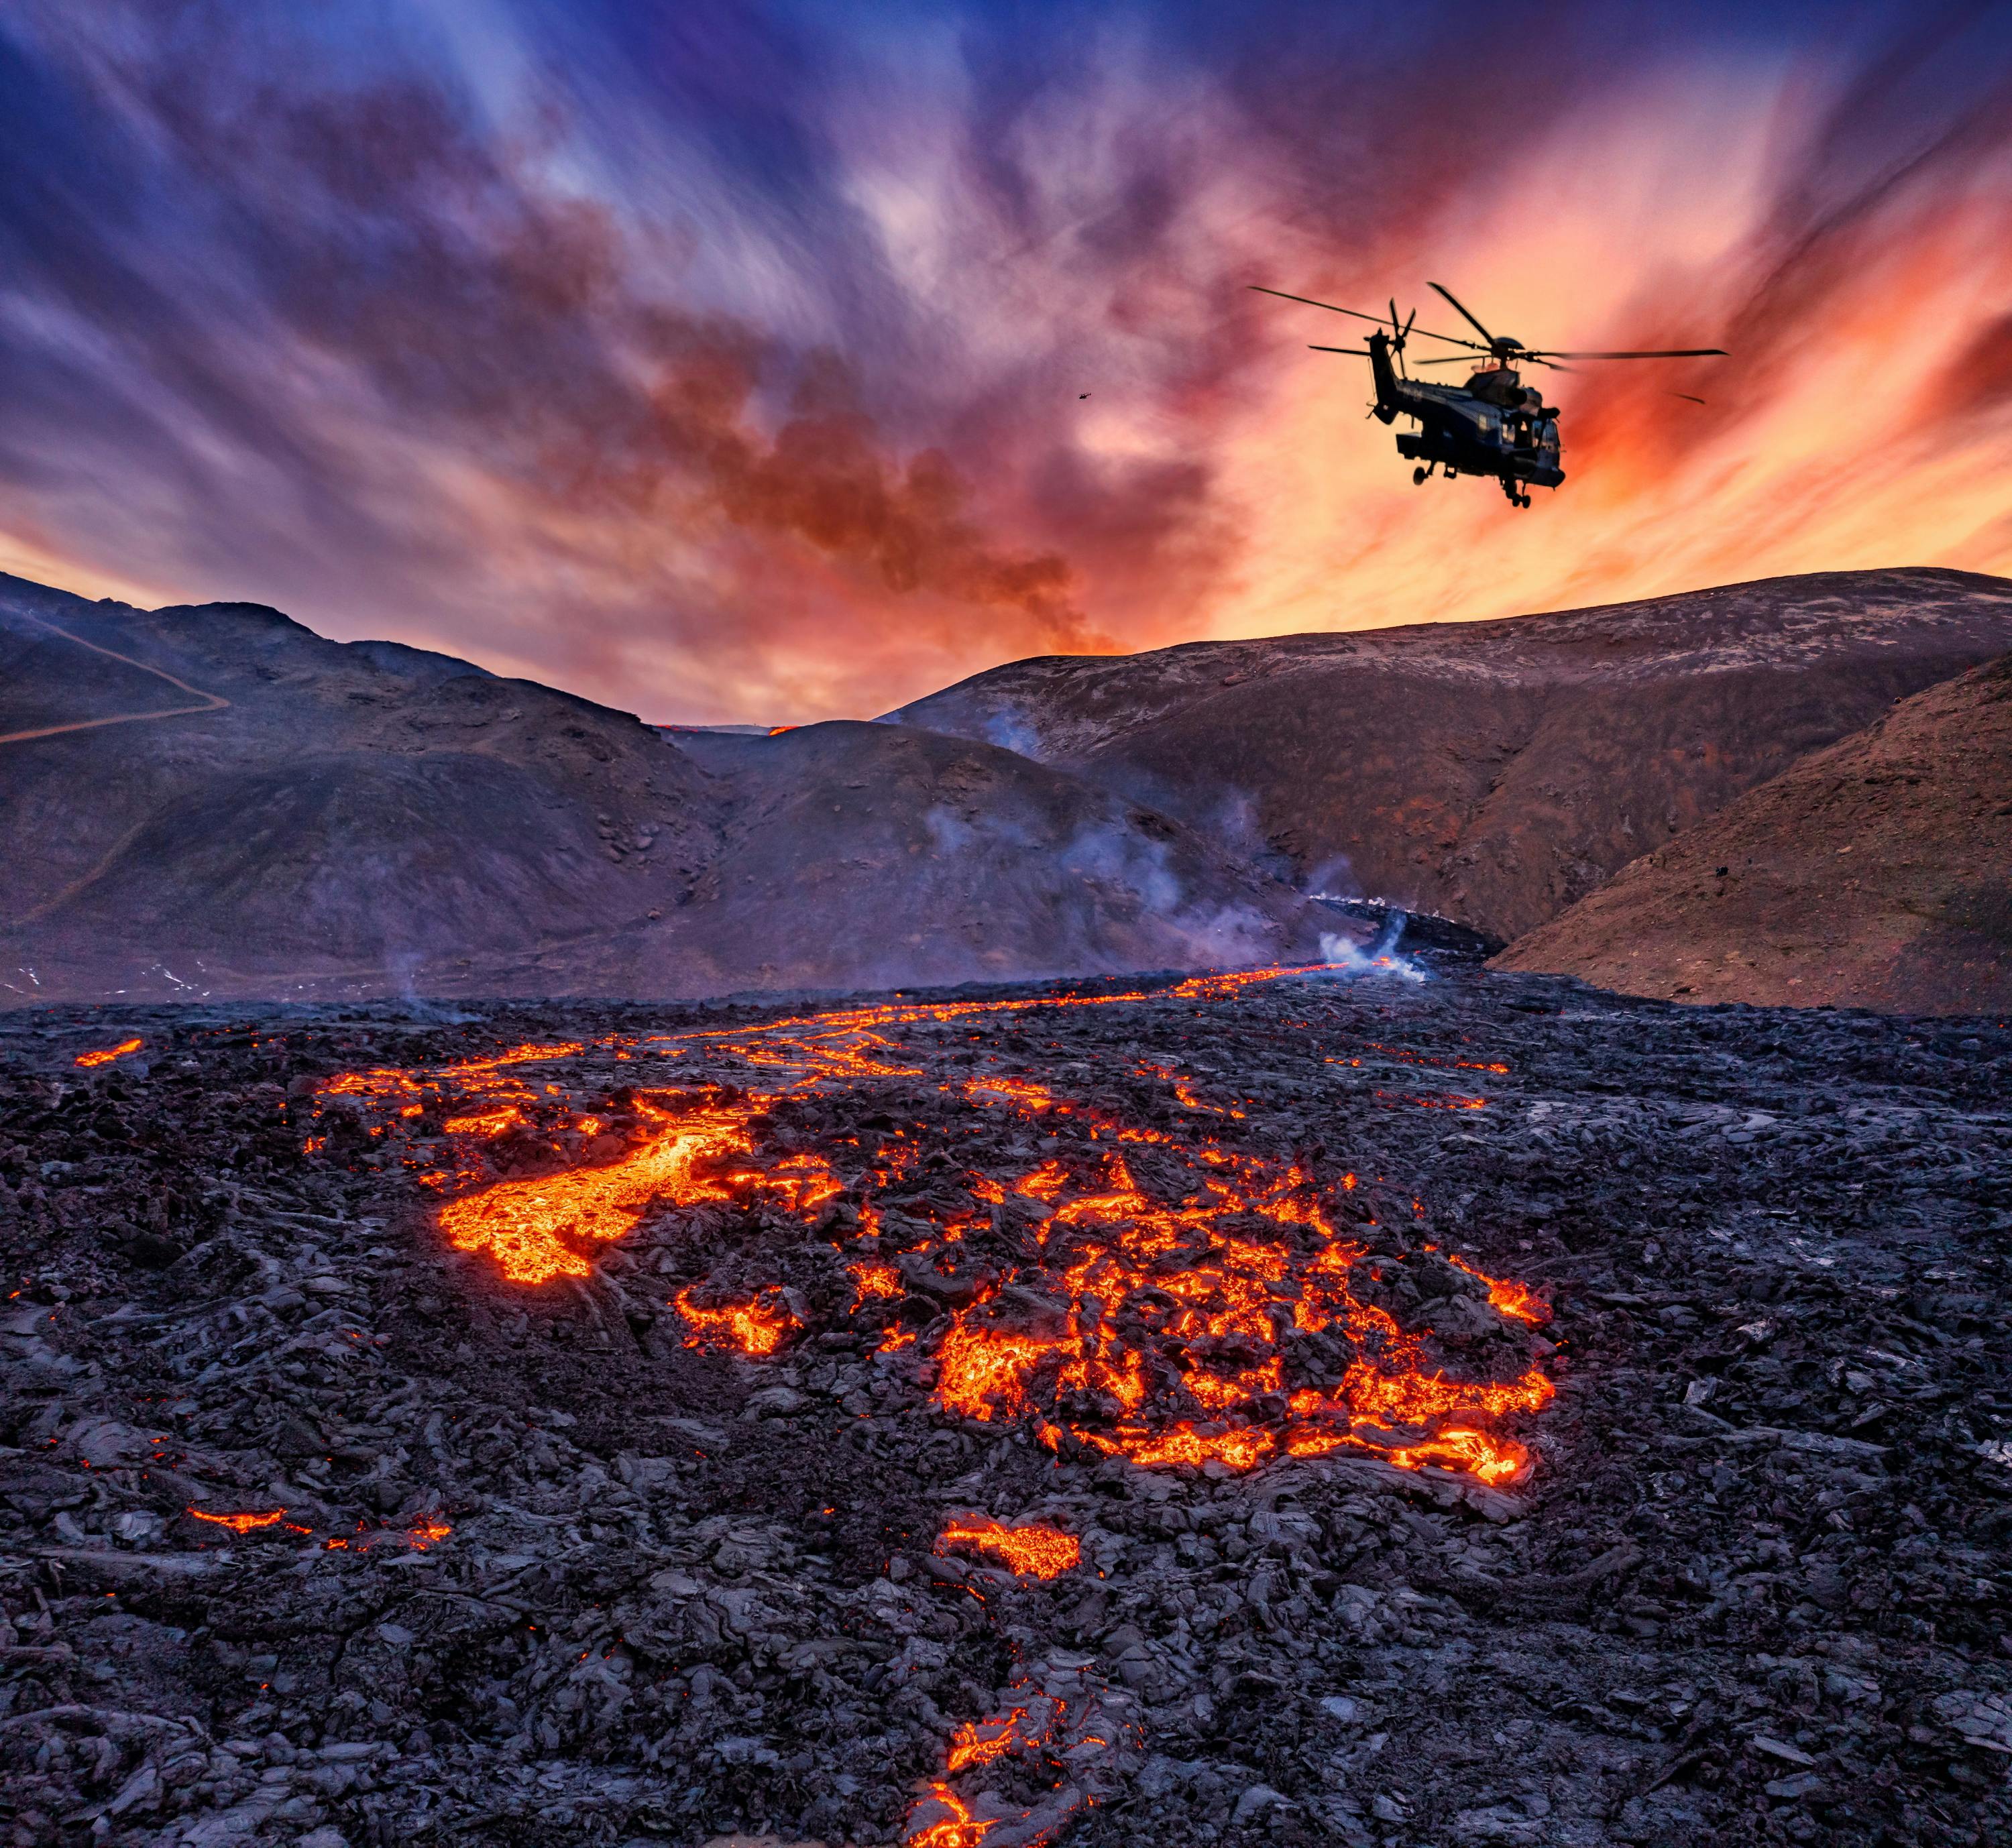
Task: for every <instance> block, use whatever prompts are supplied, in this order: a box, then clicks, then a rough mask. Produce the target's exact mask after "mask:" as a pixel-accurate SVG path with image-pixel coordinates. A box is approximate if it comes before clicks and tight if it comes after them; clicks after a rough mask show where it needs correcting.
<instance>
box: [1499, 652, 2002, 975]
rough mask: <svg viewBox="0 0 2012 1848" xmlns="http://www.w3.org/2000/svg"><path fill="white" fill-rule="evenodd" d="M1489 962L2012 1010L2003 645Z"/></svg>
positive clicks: (1632, 868)
mask: <svg viewBox="0 0 2012 1848" xmlns="http://www.w3.org/2000/svg"><path fill="white" fill-rule="evenodd" d="M1497 966H1499V967H1503V968H1507V969H1544V970H1550V971H1554V972H1560V973H1564V974H1571V975H1577V976H1584V977H1585V978H1586V980H1588V981H1589V982H1593V983H1598V984H1599V986H1601V987H1602V988H1614V989H1619V990H1622V991H1623V992H1625V993H1628V994H1654V995H1667V996H1671V997H1677V998H1679V999H1684V998H1688V999H1690V1000H1693V1001H1747V1002H1750V1003H1753V1004H1755V1005H1757V1006H1763V1007H1767V1006H1778V1005H1781V1004H1785V1003H1794V1002H1803V1003H1811V1002H1821V1003H1825V1004H1830V1005H1834V1006H1846V1007H1863V1008H1881V1009H1890V1010H1896V1011H1903V1012H1908V1013H1919V1014H1942V1013H1984V1012H1987V1011H1991V1012H2002V1011H2003V1010H2004V1009H2005V1008H2007V1007H2008V1006H2012V655H2006V656H2002V657H2000V658H1999V659H1998V660H1996V661H1995V662H1991V663H1990V664H1989V665H1987V666H1984V667H1981V668H1977V669H1973V670H1972V671H1971V672H1969V673H1967V674H1965V675H1964V676H1962V677H1961V678H1960V679H1958V680H1952V681H1950V682H1947V683H1945V684H1943V685H1942V686H1939V687H1931V688H1929V689H1928V691H1927V692H1925V693H1920V694H1916V695H1915V696H1914V697H1913V698H1912V699H1910V700H1906V701H1903V702H1902V703H1901V704H1900V705H1898V706H1896V707H1895V708H1893V709H1892V712H1889V713H1888V714H1887V715H1886V716H1885V718H1883V719H1880V720H1879V721H1878V723H1876V724H1875V725H1872V726H1868V728H1867V729H1866V730H1864V731H1861V732H1857V733H1853V735H1852V736H1851V737H1849V738H1846V739H1844V740H1842V741H1841V742H1839V743H1838V744H1833V745H1832V746H1831V747H1829V748H1828V750H1825V751H1815V752H1813V753H1812V754H1811V755H1809V756H1808V757H1806V758H1803V759H1801V760H1800V762H1797V763H1796V764H1794V765H1792V766H1791V767H1790V768H1789V769H1787V770H1785V771H1784V772H1782V775H1780V776H1777V777H1775V779H1774V780H1772V781H1771V782H1768V783H1763V784H1762V785H1761V786H1760V787H1759V788H1758V789H1755V790H1749V791H1748V792H1747V793H1746V794H1745V795H1743V796H1742V797H1740V798H1739V800H1738V801H1736V802H1735V803H1733V804H1732V805H1731V806H1730V807H1729V808H1726V809H1725V810H1723V811H1722V812H1721V813H1719V814H1718V815H1714V817H1713V818H1712V819H1711V820H1709V821H1707V822H1701V823H1700V825H1699V826H1697V827H1696V828H1693V829H1691V830H1690V831H1689V833H1685V834H1682V835H1679V836H1678V837H1677V839H1676V840H1673V841H1671V843H1670V844H1669V845H1668V847H1661V848H1659V849H1658V850H1657V851H1656V852H1654V853H1653V854H1645V855H1644V856H1643V858H1640V859H1639V860H1637V861H1636V862H1634V863H1633V864H1632V865H1629V866H1627V867H1625V868H1624V869H1622V870H1621V872H1620V873H1619V874H1618V875H1617V876H1616V877H1615V878H1614V880H1613V882H1612V883H1611V884H1609V885H1607V886H1605V887H1602V888H1601V889H1600V890H1599V891H1597V892H1595V893H1593V894H1592V895H1591V896H1590V897H1586V898H1583V899H1582V900H1580V901H1579V903H1578V904H1575V905H1574V906H1573V907H1572V908H1571V910H1570V911H1568V912H1566V913H1565V914H1564V915H1563V916H1562V917H1560V918H1556V919H1553V920H1552V921H1551V922H1550V923H1549V924H1546V925H1545V926H1543V928H1541V929H1538V930H1536V931H1534V932H1532V933H1531V934H1530V935H1529V936H1526V937H1525V938H1523V939H1521V940H1520V941H1519V942H1518V943H1516V944H1513V945H1512V946H1511V947H1510V948H1509V949H1508V950H1507V951H1506V952H1505V953H1504V954H1503V955H1502V956H1501V957H1500V958H1499V959H1498V964H1497Z"/></svg>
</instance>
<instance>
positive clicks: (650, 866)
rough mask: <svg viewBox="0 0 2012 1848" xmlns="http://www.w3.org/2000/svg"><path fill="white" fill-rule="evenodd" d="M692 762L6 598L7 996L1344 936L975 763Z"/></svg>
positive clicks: (589, 974)
mask: <svg viewBox="0 0 2012 1848" xmlns="http://www.w3.org/2000/svg"><path fill="white" fill-rule="evenodd" d="M688 742H689V744H690V748H689V749H684V748H680V747H679V746H677V745H674V744H671V743H669V742H667V741H666V740H665V739H664V738H663V737H662V736H660V735H659V734H658V733H657V732H656V731H655V730H653V729H652V728H651V727H650V726H646V725H644V724H643V723H641V722H640V721H638V720H637V719H633V718H632V717H630V715H627V714H626V713H622V712H613V711H611V710H609V709H608V708H605V707H601V706H598V705H593V704H592V703H590V702H589V701H585V700H582V699H577V698H575V697H572V696H571V695H569V694H564V693H560V692H558V691H555V690H553V689H551V688H550V687H541V686H539V685H537V684H536V683H533V682H530V681H525V680H504V679H500V678H498V677H497V676H494V675H491V674H489V673H487V672H484V671H483V670H482V669H479V668H476V667H473V666H471V665H469V664H468V663H467V662H461V661H457V660H455V659H453V658H451V657H448V656H445V655H436V654H430V653H427V652H426V651H421V650H418V649H414V648H406V647H404V646H401V645H400V644H393V643H387V642H359V643H352V644H338V643H335V642H331V641H328V640H324V639H323V638H322V637H319V636H316V635H315V634H314V633H312V632H311V631H310V630H307V629H305V628H304V627H302V626H301V625H300V624H299V623H295V622H293V621H291V620H290V619H288V618H287V617H286V616H284V615H280V613H279V612H277V611H275V610H271V609H267V608H263V607H262V606H259V605H250V604H212V605H205V606H202V607H200V608H189V607H176V608H166V609H159V610H154V611H151V612H148V611H142V610H137V609H134V608H129V607H127V606H126V605H120V604H114V603H110V602H105V603H99V604H92V603H88V602H86V601H84V600H83V599H81V598H75V597H71V596H69V595H67V594H64V593H62V592H60V591H55V590H46V589H44V588H41V587H38V586H35V585H33V584H30V583H25V582H23V580H20V579H14V578H0V778H4V780H5V788H6V790H7V801H5V804H0V862H4V863H5V865H6V866H7V868H8V869H9V880H8V884H7V889H6V892H5V898H4V901H0V907H4V908H0V981H4V983H5V984H6V987H7V990H8V991H9V992H8V993H7V995H6V998H7V999H8V1000H9V1001H14V1002H16V1003H17V1004H18V1003H20V1002H28V1001H52V1000H59V999H84V998H95V997H101V996H105V995H109V994H123V995H126V996H129V997H134V998H137V997H165V996H169V995H173V994H212V995H216V996H219V997H223V996H231V995H244V996H251V995H262V996H269V997H278V998H287V997H303V998H305V997H335V996H355V995H363V994H385V993H391V994H396V993H398V992H400V991H401V990H424V991H425V992H426V993H428V994H449V995H451V994H518V995H540V996H543V995H576V994H626V995H664V996H670V995H692V994H720V993H723V992H727V991H730V990H737V989H743V988H749V987H761V988H769V989H774V988H799V987H820V988H822V987H834V986H836V987H847V988H850V987H855V986H861V985H863V984H868V983H872V984H881V985H889V984H898V983H911V982H925V981H926V982H934V983H946V982H958V981H962V980H966V979H977V978H986V979H1007V978H1012V977H1018V976H1026V975H1043V974H1053V973H1065V974H1083V973H1093V972H1114V971H1119V970H1126V969H1140V968H1149V969H1158V968H1167V967H1170V966H1175V965H1179V966H1183V967H1193V966H1196V965H1204V964H1211V963H1223V962H1239V961H1269V960H1274V959H1276V958H1280V957H1288V958H1290V957H1292V956H1294V955H1303V954H1311V953H1312V952H1313V951H1315V947H1316V942H1317V938H1318V932H1319V930H1321V929H1328V930H1332V929H1336V928H1337V927H1340V928H1343V929H1346V928H1347V926H1345V925H1340V926H1338V922H1337V920H1336V919H1335V918H1334V917H1333V916H1332V915H1328V914H1326V913H1325V911H1324V908H1313V907H1309V906H1308V905H1307V903H1306V902H1305V901H1303V900H1302V899H1300V897H1298V896H1297V894H1294V893H1293V892H1292V891H1291V890H1289V889H1288V888H1286V887H1284V886H1282V885H1280V884H1279V883H1276V882H1275V881H1273V880H1272V879H1268V878H1265V877H1264V876H1261V875H1255V874H1253V873H1251V872H1248V871H1247V870H1246V869H1245V868H1244V867H1243V865H1240V864H1239V863H1238V862H1236V861H1234V860H1233V859H1232V858H1230V857H1229V856H1228V855H1227V854H1225V852H1224V851H1222V849H1221V848H1220V847H1216V846H1214V845H1212V844H1210V843H1208V842H1207V841H1206V840H1203V839H1202V838H1201V837H1199V836H1198V835H1197V834H1196V833H1193V831H1192V830H1190V829H1186V828H1184V827H1183V826H1180V825H1179V824H1177V823H1175V822H1169V821H1168V820H1167V819H1165V818H1164V817H1162V816H1160V815H1156V814H1154V813H1152V812H1150V811H1148V810H1147V809H1144V808H1141V807H1140V805H1138V804H1136V803H1133V802H1131V801H1126V799H1124V798H1123V797H1119V796H1117V795H1114V794H1111V793H1109V792H1108V791H1106V790H1101V789H1099V788H1097V787H1092V786H1090V785H1088V784H1086V783H1083V782H1081V781H1079V780H1077V779H1075V778H1073V777H1072V776H1068V775H1067V774H1066V773H1065V772H1061V771H1058V770H1055V769H1048V768H1045V767H1043V765H1039V764H1036V763H1033V762H1029V760H1027V759H1026V758H1022V757H1018V756H1016V755H1014V754H1013V753H1011V752H1010V751H1004V750H1001V749H1000V748H998V747H996V746H994V745H990V744H983V743H973V742H971V741H969V740H963V739H953V738H942V737H926V736H924V735H922V734H920V733H915V732H913V731H907V730H899V729H897V728H894V727H892V726H875V725H851V724H837V725H826V726H811V727H807V728H805V729H804V730H800V731H797V732H793V733H789V734H787V735H786V736H784V737H779V738H776V739H774V740H769V739H741V738H694V739H691V740H688Z"/></svg>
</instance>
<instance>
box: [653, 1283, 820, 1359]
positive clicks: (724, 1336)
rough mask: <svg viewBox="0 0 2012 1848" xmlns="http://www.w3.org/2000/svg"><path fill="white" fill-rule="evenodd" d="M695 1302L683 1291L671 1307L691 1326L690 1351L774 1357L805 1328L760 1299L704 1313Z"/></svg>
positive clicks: (785, 1311) (687, 1339)
mask: <svg viewBox="0 0 2012 1848" xmlns="http://www.w3.org/2000/svg"><path fill="white" fill-rule="evenodd" d="M691 1299H692V1293H691V1291H690V1290H680V1291H679V1292H678V1293H677V1296H676V1298H675V1299H674V1300H673V1301H672V1304H671V1306H672V1308H674V1309H676V1311H677V1312H678V1313H679V1314H680V1315H682V1316H683V1318H685V1321H686V1322H687V1324H688V1325H690V1329H691V1331H692V1332H691V1333H690V1335H689V1336H687V1337H686V1339H685V1345H686V1346H687V1347H712V1346H715V1345H724V1346H726V1347H737V1348H738V1349H740V1351H741V1352H742V1353H743V1354H773V1353H774V1352H775V1351H776V1349H777V1348H779V1347H781V1346H782V1345H783V1342H784V1341H785V1340H787V1339H788V1338H789V1336H790V1335H791V1334H792V1333H793V1332H795V1330H797V1329H800V1328H801V1327H802V1326H803V1324H802V1323H801V1322H798V1321H797V1318H795V1317H794V1315H790V1313H789V1311H787V1310H786V1309H779V1308H764V1307H763V1306H762V1303H761V1301H760V1300H759V1299H758V1298H757V1299H755V1300H753V1301H751V1302H745V1303H729V1304H726V1306H725V1307H724V1308H719V1309H701V1308H699V1306H698V1305H697V1304H695V1303H694V1301H693V1300H691Z"/></svg>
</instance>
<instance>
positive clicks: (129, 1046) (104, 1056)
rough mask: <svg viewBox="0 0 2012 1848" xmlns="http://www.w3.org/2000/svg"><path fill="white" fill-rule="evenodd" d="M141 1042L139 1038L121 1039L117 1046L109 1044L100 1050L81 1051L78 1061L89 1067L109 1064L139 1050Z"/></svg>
mask: <svg viewBox="0 0 2012 1848" xmlns="http://www.w3.org/2000/svg"><path fill="white" fill-rule="evenodd" d="M141 1044H142V1043H141V1041H140V1040H120V1042H119V1044H117V1045H116V1046H107V1047H104V1048H103V1049H102V1051H97V1052H80V1053H79V1054H77V1064H79V1065H84V1066H87V1067H88V1066H91V1065H110V1064H111V1063H112V1061H113V1060H114V1059H123V1058H125V1056H126V1055H127V1054H128V1053H130V1052H137V1051H139V1050H140V1047H141Z"/></svg>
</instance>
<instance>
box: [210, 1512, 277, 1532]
mask: <svg viewBox="0 0 2012 1848" xmlns="http://www.w3.org/2000/svg"><path fill="white" fill-rule="evenodd" d="M187 1512H188V1513H190V1514H193V1515H194V1517H195V1518H196V1519H197V1520H198V1521H207V1522H209V1523H210V1524H211V1525H212V1526H214V1527H227V1528H229V1529H230V1531H231V1532H233V1533H250V1532H252V1530H253V1529H255V1528H260V1527H271V1526H273V1525H275V1524H276V1522H278V1521H279V1520H280V1518H281V1517H282V1516H283V1515H284V1514H285V1513H286V1510H285V1509H284V1508H275V1509H273V1511H272V1512H271V1513H270V1514H205V1513H204V1512H203V1511H202V1509H201V1508H191V1509H189V1510H188V1511H187Z"/></svg>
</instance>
